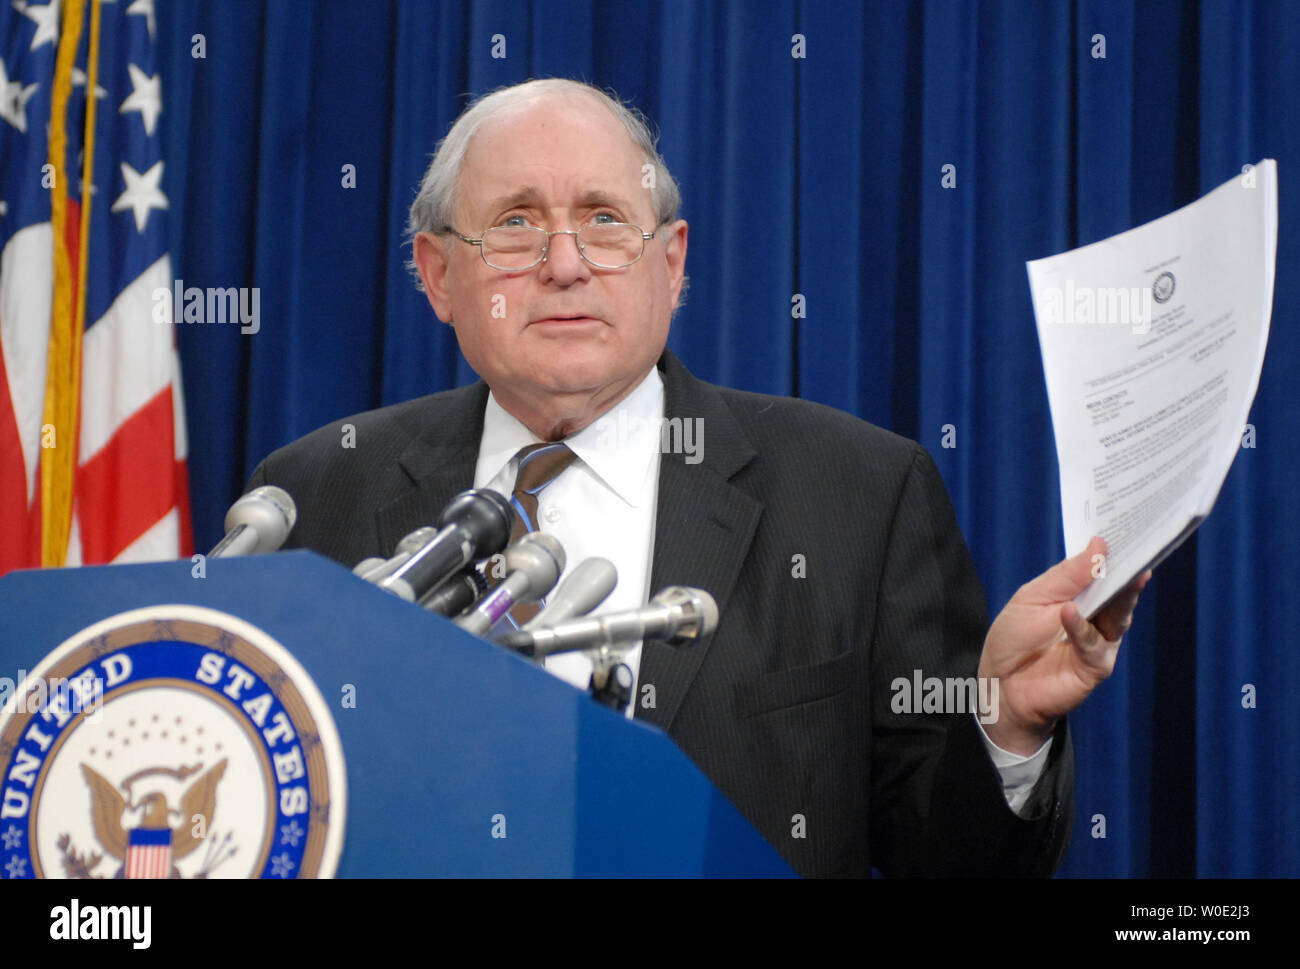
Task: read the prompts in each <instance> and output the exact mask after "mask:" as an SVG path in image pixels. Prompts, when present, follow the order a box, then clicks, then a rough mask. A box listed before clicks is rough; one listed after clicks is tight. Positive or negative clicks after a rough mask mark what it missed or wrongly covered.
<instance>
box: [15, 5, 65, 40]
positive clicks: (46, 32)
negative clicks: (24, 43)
mask: <svg viewBox="0 0 1300 969" xmlns="http://www.w3.org/2000/svg"><path fill="white" fill-rule="evenodd" d="M61 2H62V0H50V2H49V3H48V4H46V5H45V6H43V7H33V6H32V5H31V4H30V3H25V4H23V5H22V6H21V7H20V6H18V4H16V3H15V4H14V9H15V10H17V11H18V12H19V13H20V14H22V15H23V16H24V17H26V18H27V19H28V20H30V21H31V22H32V23H34V24H36V36H35V37H33V38H32V48H31V49H32V50H36V48H38V47H41V46H43V45H45V44H52V43H54V42H55V41H56V40H58V39H59V4H60V3H61Z"/></svg>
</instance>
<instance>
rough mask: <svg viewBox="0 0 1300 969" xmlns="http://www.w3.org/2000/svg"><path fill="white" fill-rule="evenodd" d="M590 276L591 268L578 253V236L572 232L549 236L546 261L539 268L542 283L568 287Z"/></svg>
mask: <svg viewBox="0 0 1300 969" xmlns="http://www.w3.org/2000/svg"><path fill="white" fill-rule="evenodd" d="M590 276H591V266H590V265H589V264H588V263H587V260H585V259H583V258H582V254H581V253H579V252H578V236H577V233H576V232H574V231H563V232H557V233H555V235H553V236H551V242H550V248H549V249H547V252H546V260H545V261H544V262H543V263H542V266H541V280H542V282H544V283H546V282H555V283H557V284H558V285H560V286H569V285H571V284H572V283H575V282H577V281H578V280H580V279H587V278H588V277H590Z"/></svg>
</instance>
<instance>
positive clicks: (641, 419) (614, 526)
mask: <svg viewBox="0 0 1300 969" xmlns="http://www.w3.org/2000/svg"><path fill="white" fill-rule="evenodd" d="M663 415H664V385H663V378H662V377H660V375H659V370H658V368H657V367H655V368H651V370H650V372H649V373H648V374H646V376H645V378H644V379H643V380H642V381H641V383H639V384H638V385H637V386H636V388H635V389H634V390H633V391H632V392H631V393H630V394H628V395H627V396H626V397H624V398H623V400H622V401H620V402H619V403H618V404H617V405H616V406H615V407H614V408H613V409H611V410H609V411H607V412H606V413H605V414H604V415H602V416H601V417H600V418H598V419H597V420H596V421H594V422H593V423H592V424H590V425H589V426H587V427H586V428H584V429H583V430H581V431H579V432H578V433H577V434H574V435H572V436H571V437H569V438H567V439H566V440H565V443H566V444H568V445H569V449H570V450H572V451H573V453H574V454H575V455H576V456H577V460H575V461H574V462H573V463H572V464H571V465H569V467H568V468H566V469H565V470H564V471H563V472H561V473H560V475H559V476H558V477H556V478H555V480H553V481H552V482H551V483H550V484H548V485H547V486H546V487H545V488H543V489H542V490H541V491H540V492H539V493H538V495H537V525H538V528H539V529H540V530H541V531H544V532H546V533H548V534H550V535H554V536H555V537H556V538H557V539H558V540H559V542H560V544H561V545H563V546H564V551H565V558H566V565H565V570H564V573H565V574H567V573H568V571H569V569H571V568H573V567H574V566H576V565H577V564H578V563H579V562H582V561H583V560H584V559H587V558H590V557H591V556H593V555H599V556H602V557H604V558H607V559H609V560H610V561H611V562H613V563H614V567H615V568H616V569H617V570H618V584H617V585H616V586H615V587H614V591H613V592H612V593H611V594H610V596H609V598H607V599H606V600H605V601H604V602H603V603H601V605H600V606H598V607H597V608H596V609H595V610H593V614H595V613H605V612H621V611H624V610H628V609H636V608H639V607H640V606H643V605H645V603H646V601H647V600H648V599H649V597H650V595H651V593H652V591H654V590H651V588H650V564H651V562H652V561H653V553H654V537H655V510H656V507H657V504H658V497H659V457H660V453H661V452H660V433H661V428H662V426H663ZM536 443H538V438H536V437H535V436H534V435H533V433H532V431H530V430H529V429H528V428H527V427H525V426H524V425H523V424H522V423H521V422H520V421H519V420H518V419H517V418H515V417H514V416H512V415H511V414H509V413H507V412H506V410H505V409H504V408H503V407H502V406H501V405H500V404H498V403H497V400H496V397H495V395H492V394H489V395H488V402H487V409H486V411H485V412H484V414H483V438H482V441H481V442H480V444H479V452H478V464H477V466H476V468H475V471H474V487H476V488H491V489H492V490H494V491H497V492H499V493H501V494H503V495H505V496H506V497H509V496H510V493H511V492H512V491H513V490H514V483H515V475H516V474H517V471H518V468H517V464H518V462H517V461H516V460H515V454H516V453H518V451H519V449H520V448H523V447H526V446H527V445H529V444H536ZM561 578H563V576H561ZM622 661H623V662H624V663H626V664H627V666H628V667H629V668H630V669H631V670H632V677H633V694H632V695H633V697H635V696H636V681H637V677H638V675H639V673H640V666H641V644H640V643H637V644H636V645H635V646H634V647H632V648H631V649H629V650H627V651H626V653H625V654H624V656H623V660H622ZM545 663H546V669H547V670H549V671H550V672H551V673H554V674H555V675H556V676H558V677H559V678H560V679H562V680H566V681H567V682H569V683H572V684H573V685H574V686H576V687H578V688H580V689H584V690H585V689H586V688H587V683H588V680H589V679H590V677H591V669H592V664H591V660H590V659H589V658H588V657H587V655H586V654H585V653H578V652H575V653H561V654H559V655H557V656H550V657H547V659H546V660H545ZM634 705H635V701H634V703H633V704H629V706H628V709H627V715H628V716H629V717H630V716H632V713H633V707H634ZM972 716H974V714H972ZM976 722H977V723H978V718H977V719H976ZM980 736H981V737H983V739H984V744H985V746H986V747H987V748H988V751H989V755H990V757H991V758H992V759H993V764H994V766H995V767H996V768H997V770H998V773H999V774H1000V775H1001V777H1002V791H1003V794H1004V795H1005V796H1006V799H1007V803H1008V805H1010V807H1011V809H1012V810H1013V811H1019V810H1020V808H1021V807H1022V805H1023V804H1024V802H1025V800H1026V799H1027V798H1028V797H1029V792H1030V790H1031V789H1032V788H1033V786H1034V784H1035V782H1036V781H1037V780H1038V778H1039V776H1040V775H1041V774H1042V772H1043V767H1044V766H1045V765H1046V763H1047V755H1048V752H1049V751H1050V750H1051V746H1052V741H1051V740H1050V739H1049V740H1048V741H1047V743H1045V744H1044V745H1043V746H1042V747H1041V748H1040V749H1039V750H1038V751H1037V752H1036V753H1034V754H1033V755H1032V756H1029V757H1022V756H1020V755H1018V754H1013V753H1011V752H1009V751H1006V750H1003V749H1002V748H1000V747H998V746H997V745H996V744H994V743H993V741H991V740H989V738H988V735H987V734H985V733H984V728H983V725H981V726H980Z"/></svg>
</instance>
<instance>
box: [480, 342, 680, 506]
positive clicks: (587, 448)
mask: <svg viewBox="0 0 1300 969" xmlns="http://www.w3.org/2000/svg"><path fill="white" fill-rule="evenodd" d="M663 415H664V383H663V377H662V376H661V375H660V373H659V368H658V367H652V368H651V369H650V372H649V373H647V374H646V375H645V377H644V378H642V380H641V382H640V383H639V384H637V385H636V387H635V388H634V389H633V390H632V392H631V393H630V394H628V395H627V396H626V397H624V398H623V399H622V400H621V401H619V402H618V404H617V405H616V406H615V407H614V408H613V409H612V410H609V411H606V412H605V413H604V414H602V415H601V416H600V417H598V418H597V419H596V420H594V421H593V422H592V423H591V424H589V425H588V426H587V427H585V428H583V429H582V430H581V431H579V432H578V433H577V434H573V435H570V436H569V437H567V438H565V443H566V444H568V445H569V448H570V449H571V450H572V451H573V453H574V454H576V455H577V456H578V459H579V460H580V461H582V462H583V463H584V464H586V465H587V467H588V468H590V469H591V471H592V472H593V473H594V474H595V475H596V476H597V477H599V478H600V479H601V480H602V481H603V482H604V483H605V484H606V485H608V486H609V488H610V489H611V490H612V491H613V492H614V493H615V494H616V495H618V496H619V497H620V498H622V499H623V500H624V501H626V502H627V503H628V504H629V505H632V506H633V507H635V506H637V505H639V504H641V502H642V501H643V500H644V498H643V495H644V488H643V485H644V483H645V479H646V475H647V474H649V473H650V472H651V470H652V467H653V463H654V459H655V456H656V455H657V453H658V450H659V439H660V434H661V428H662V425H663ZM536 443H538V439H537V437H535V436H534V435H533V432H532V431H530V430H529V429H528V428H527V427H526V426H524V424H523V423H522V422H521V421H519V419H518V418H516V417H514V416H513V415H512V414H510V413H509V412H507V411H506V409H505V408H504V407H502V406H501V405H500V404H499V403H497V399H496V395H495V394H489V395H488V401H487V407H486V409H485V410H484V412H483V437H482V440H481V442H480V444H479V458H478V467H477V470H476V473H475V483H476V485H477V486H479V487H483V486H485V485H487V484H488V483H489V482H491V481H492V480H494V479H495V478H497V477H498V476H500V475H502V474H503V473H504V472H505V471H506V469H507V465H509V463H510V460H511V459H512V458H513V457H514V456H515V454H516V453H518V451H519V449H520V448H522V447H526V446H527V445H529V444H536ZM505 487H506V488H509V487H510V482H509V481H507V482H506V483H505Z"/></svg>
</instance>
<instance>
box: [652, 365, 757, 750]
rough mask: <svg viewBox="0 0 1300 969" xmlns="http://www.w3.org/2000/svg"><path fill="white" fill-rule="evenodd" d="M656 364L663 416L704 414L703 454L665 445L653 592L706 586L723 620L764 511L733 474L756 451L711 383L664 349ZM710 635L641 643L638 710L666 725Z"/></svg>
mask: <svg viewBox="0 0 1300 969" xmlns="http://www.w3.org/2000/svg"><path fill="white" fill-rule="evenodd" d="M660 366H661V368H662V369H663V372H664V412H665V416H666V417H668V418H669V419H670V420H671V419H672V418H680V419H681V420H682V421H688V420H690V421H695V420H699V421H701V422H702V424H700V425H697V426H699V427H700V428H701V431H702V434H701V435H700V436H699V437H698V439H697V440H698V445H700V446H702V454H703V460H702V461H700V462H699V463H694V464H687V463H686V457H687V455H686V454H683V453H665V454H664V455H663V457H662V459H661V460H660V463H659V502H658V514H657V518H656V522H655V539H654V556H653V562H652V565H651V573H650V574H651V581H650V586H651V589H652V590H653V591H655V592H658V591H659V590H660V589H662V588H663V587H664V586H667V585H688V586H696V587H698V588H701V589H704V590H705V591H706V592H708V593H710V594H711V595H712V596H713V597H714V599H716V600H717V603H718V610H719V614H720V620H719V625H721V624H723V623H725V622H726V621H727V603H728V601H729V600H730V598H731V593H732V589H733V587H734V586H735V583H736V576H737V575H738V574H739V572H740V568H741V565H742V564H743V563H744V561H745V557H746V556H747V555H748V554H749V547H750V544H751V543H752V542H753V538H754V531H755V529H756V528H757V526H758V521H759V518H760V517H761V515H762V511H763V505H762V503H761V502H759V501H757V500H756V499H754V498H753V497H751V496H750V495H748V494H746V493H745V492H744V491H741V490H740V489H739V488H737V487H736V486H735V485H734V484H732V483H731V480H730V479H731V478H732V477H733V476H734V475H735V474H736V473H737V472H739V471H740V470H741V469H742V468H743V467H745V465H747V464H749V462H750V461H752V460H753V458H754V457H755V454H756V452H755V451H754V448H753V446H752V445H751V444H750V442H749V439H748V438H747V437H746V436H745V433H744V431H743V430H742V429H741V428H740V426H739V425H738V424H737V423H736V420H735V418H734V417H733V416H732V414H731V411H730V409H729V408H728V407H727V405H726V403H725V401H723V399H722V396H721V394H719V393H718V390H717V388H716V387H713V386H711V385H709V384H706V383H703V382H702V381H699V380H696V379H695V378H694V377H693V376H691V374H690V373H689V372H688V371H687V370H686V368H685V367H683V366H682V365H681V363H679V362H678V361H677V358H676V357H674V356H673V355H672V354H671V353H669V352H665V353H664V357H663V359H662V360H661V362H660ZM715 635H716V634H715ZM713 640H714V636H708V637H707V638H705V639H704V640H703V641H702V642H699V643H696V644H693V645H690V646H684V647H681V648H674V647H671V646H664V645H662V644H659V643H651V642H647V643H645V645H644V646H643V647H642V651H641V666H640V673H639V676H638V685H637V689H638V693H641V691H642V688H643V687H644V686H645V685H646V684H652V685H653V686H654V691H655V706H654V707H653V708H649V709H647V708H644V707H642V705H641V696H638V697H637V699H636V701H635V702H634V706H635V710H636V716H638V717H640V718H642V719H644V720H647V721H649V722H651V723H654V724H657V725H658V726H660V727H662V728H663V729H664V730H667V729H668V728H669V727H670V726H671V725H672V722H673V718H674V717H675V716H676V715H677V711H678V708H679V707H680V706H681V702H682V699H683V697H685V695H686V693H687V691H688V690H689V689H690V686H691V683H692V681H693V680H694V679H695V676H696V674H697V673H698V672H699V669H700V665H701V664H702V663H703V662H704V658H705V656H706V655H707V653H708V650H709V647H710V645H711V644H712V642H713Z"/></svg>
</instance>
